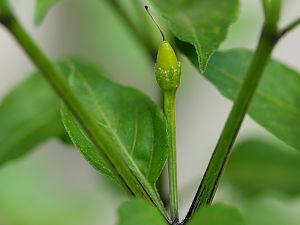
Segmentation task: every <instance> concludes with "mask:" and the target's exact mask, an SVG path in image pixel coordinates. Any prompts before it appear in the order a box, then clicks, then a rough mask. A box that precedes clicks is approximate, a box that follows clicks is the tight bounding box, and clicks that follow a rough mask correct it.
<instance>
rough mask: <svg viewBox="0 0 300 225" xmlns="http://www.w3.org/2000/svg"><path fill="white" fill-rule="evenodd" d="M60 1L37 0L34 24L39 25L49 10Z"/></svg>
mask: <svg viewBox="0 0 300 225" xmlns="http://www.w3.org/2000/svg"><path fill="white" fill-rule="evenodd" d="M59 1H60V0H36V7H35V14H34V24H35V25H36V26H39V25H40V24H41V23H42V22H43V20H44V18H45V17H46V15H47V13H48V11H49V10H50V9H51V8H52V7H53V6H54V5H55V4H57V3H58V2H59Z"/></svg>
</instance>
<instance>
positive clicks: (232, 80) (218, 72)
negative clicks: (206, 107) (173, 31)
mask: <svg viewBox="0 0 300 225" xmlns="http://www.w3.org/2000/svg"><path fill="white" fill-rule="evenodd" d="M190 50H191V49H189V48H185V50H184V51H185V53H186V54H187V56H188V57H189V58H190V60H191V61H192V62H193V63H194V64H195V57H196V56H195V51H190ZM252 55H253V53H252V52H251V51H249V50H242V49H235V50H229V51H224V52H218V53H216V54H215V55H214V56H213V57H212V59H211V61H210V63H209V65H208V67H207V71H206V72H205V74H204V76H205V77H206V78H207V79H208V80H209V81H210V82H211V83H212V84H213V85H215V86H216V88H217V89H218V90H219V91H220V92H221V93H222V94H223V95H224V96H225V97H227V98H229V99H231V100H233V99H235V97H236V96H237V93H238V90H239V88H240V85H241V83H242V81H243V78H244V75H245V73H246V70H247V68H248V65H249V63H250V60H251V57H252ZM299 86H300V74H299V73H298V72H297V71H295V70H293V69H291V68H289V67H287V66H285V65H284V64H282V63H280V62H278V61H276V60H271V61H270V62H269V64H268V65H267V67H266V70H265V72H264V75H263V78H262V80H261V83H260V85H259V87H258V90H257V91H256V93H255V95H254V98H253V101H252V102H251V105H250V108H249V110H248V114H249V115H250V117H251V118H252V119H253V120H254V121H256V122H257V123H258V124H260V125H261V126H263V127H264V128H265V129H267V130H268V131H269V132H271V133H272V134H274V135H275V136H276V137H278V138H279V139H281V140H282V141H284V142H286V143H287V144H289V145H291V146H292V147H294V148H296V149H298V150H300V142H299V137H300V126H299V124H300V88H299Z"/></svg>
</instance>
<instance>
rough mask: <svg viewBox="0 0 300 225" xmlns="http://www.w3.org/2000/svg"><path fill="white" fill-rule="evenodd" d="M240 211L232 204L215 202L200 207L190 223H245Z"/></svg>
mask: <svg viewBox="0 0 300 225" xmlns="http://www.w3.org/2000/svg"><path fill="white" fill-rule="evenodd" d="M244 224H245V222H244V219H243V217H242V215H241V214H240V212H239V211H238V210H237V209H236V208H234V207H231V206H226V205H224V204H215V205H212V206H207V207H205V208H202V209H200V210H199V211H198V212H197V213H196V214H195V215H194V216H193V217H192V219H191V222H190V223H188V225H244Z"/></svg>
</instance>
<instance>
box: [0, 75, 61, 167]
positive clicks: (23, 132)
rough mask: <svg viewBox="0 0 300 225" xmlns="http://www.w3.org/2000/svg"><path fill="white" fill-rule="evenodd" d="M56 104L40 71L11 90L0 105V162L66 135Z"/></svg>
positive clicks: (58, 104) (56, 101) (57, 100)
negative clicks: (52, 138)
mask: <svg viewBox="0 0 300 225" xmlns="http://www.w3.org/2000/svg"><path fill="white" fill-rule="evenodd" d="M59 107H60V103H59V99H58V98H57V97H56V95H55V94H54V93H53V91H52V90H51V89H50V87H49V86H48V84H47V83H46V81H44V80H43V78H42V77H41V76H40V75H39V74H34V75H33V76H30V77H29V78H27V79H26V80H25V81H23V82H22V83H21V84H19V85H18V86H17V87H16V88H15V89H13V90H12V91H11V92H10V93H9V94H8V95H7V96H6V97H5V98H4V99H3V100H2V102H1V104H0V124H1V126H0V164H3V163H5V162H7V161H9V160H12V159H17V158H19V157H21V156H23V155H25V154H26V153H28V152H29V151H31V150H32V149H33V148H34V147H36V146H37V145H39V144H41V143H42V142H44V141H45V140H47V139H49V138H51V137H63V136H66V133H65V129H64V127H63V125H62V123H61V120H60V113H59Z"/></svg>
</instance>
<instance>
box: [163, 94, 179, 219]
mask: <svg viewBox="0 0 300 225" xmlns="http://www.w3.org/2000/svg"><path fill="white" fill-rule="evenodd" d="M164 112H165V115H166V118H167V124H168V134H169V140H170V151H169V158H168V172H169V189H170V190H169V191H170V207H171V220H172V222H175V223H176V222H178V221H179V218H178V187H177V157H176V90H175V91H167V92H164Z"/></svg>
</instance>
